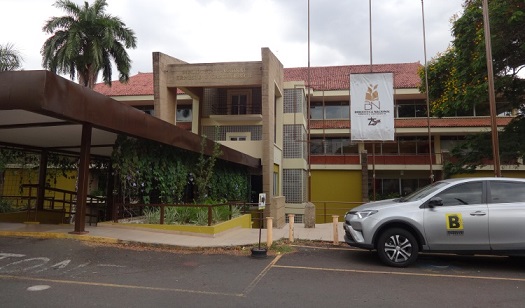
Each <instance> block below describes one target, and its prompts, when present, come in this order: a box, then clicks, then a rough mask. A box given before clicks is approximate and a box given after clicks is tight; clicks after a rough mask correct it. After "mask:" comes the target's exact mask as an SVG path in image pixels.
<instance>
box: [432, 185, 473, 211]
mask: <svg viewBox="0 0 525 308" xmlns="http://www.w3.org/2000/svg"><path fill="white" fill-rule="evenodd" d="M482 195H483V183H482V182H471V183H464V184H458V185H456V186H454V187H452V188H449V189H447V190H445V191H443V192H441V193H439V194H438V195H437V196H436V197H439V198H441V199H442V200H443V206H454V205H468V204H480V203H481V197H482Z"/></svg>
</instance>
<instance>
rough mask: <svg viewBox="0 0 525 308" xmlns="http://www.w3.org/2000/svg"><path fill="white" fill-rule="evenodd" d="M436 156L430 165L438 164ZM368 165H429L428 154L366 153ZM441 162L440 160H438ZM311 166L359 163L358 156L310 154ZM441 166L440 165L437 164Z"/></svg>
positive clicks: (435, 155) (433, 156)
mask: <svg viewBox="0 0 525 308" xmlns="http://www.w3.org/2000/svg"><path fill="white" fill-rule="evenodd" d="M438 156H441V154H434V155H432V164H437V163H438ZM367 157H368V164H373V163H375V164H377V165H426V164H428V163H429V155H428V154H376V155H373V154H370V153H368V155H367ZM439 161H441V160H439ZM310 162H311V163H312V164H326V165H358V164H360V163H361V160H360V157H359V154H345V155H334V154H327V155H319V154H312V155H311V156H310ZM439 164H441V163H439Z"/></svg>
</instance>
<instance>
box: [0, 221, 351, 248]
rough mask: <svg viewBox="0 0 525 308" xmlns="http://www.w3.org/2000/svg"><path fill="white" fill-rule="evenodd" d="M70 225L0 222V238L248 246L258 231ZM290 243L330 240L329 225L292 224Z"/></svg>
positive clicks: (285, 234) (276, 236) (283, 234)
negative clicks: (78, 228)
mask: <svg viewBox="0 0 525 308" xmlns="http://www.w3.org/2000/svg"><path fill="white" fill-rule="evenodd" d="M73 230H74V226H73V225H45V224H24V223H0V237H5V236H30V237H40V238H73V239H78V240H86V241H95V242H110V243H122V242H124V243H126V242H129V243H146V244H158V245H171V246H178V247H229V246H248V245H250V246H251V245H254V244H257V243H259V229H247V228H238V229H234V230H230V231H227V232H223V233H221V234H217V235H215V237H211V236H206V235H202V236H201V235H186V234H180V233H176V232H170V231H159V230H151V229H148V230H146V229H141V228H139V227H119V226H117V227H115V226H105V225H104V224H103V223H100V224H99V225H98V226H86V228H85V230H86V231H88V233H86V234H83V235H76V234H70V232H72V231H73ZM260 233H261V243H266V241H267V230H266V229H262V230H261V232H260ZM289 236H290V226H289V224H286V225H285V226H284V227H283V228H282V229H276V228H274V229H273V241H274V242H275V241H278V240H280V239H286V240H288V239H289ZM337 236H338V239H339V242H344V231H343V223H341V222H340V223H339V224H338V226H337ZM293 239H294V240H311V241H326V242H333V241H334V230H333V224H332V223H327V224H316V225H315V228H305V227H304V224H300V223H295V224H294V228H293Z"/></svg>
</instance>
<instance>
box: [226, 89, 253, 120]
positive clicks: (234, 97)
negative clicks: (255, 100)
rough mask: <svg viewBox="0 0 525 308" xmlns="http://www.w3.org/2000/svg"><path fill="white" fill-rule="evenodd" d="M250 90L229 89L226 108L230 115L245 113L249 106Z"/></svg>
mask: <svg viewBox="0 0 525 308" xmlns="http://www.w3.org/2000/svg"><path fill="white" fill-rule="evenodd" d="M251 97H252V95H251V90H249V89H248V90H229V91H228V107H229V108H228V109H229V110H230V114H231V115H238V114H247V113H248V109H249V108H250V107H251Z"/></svg>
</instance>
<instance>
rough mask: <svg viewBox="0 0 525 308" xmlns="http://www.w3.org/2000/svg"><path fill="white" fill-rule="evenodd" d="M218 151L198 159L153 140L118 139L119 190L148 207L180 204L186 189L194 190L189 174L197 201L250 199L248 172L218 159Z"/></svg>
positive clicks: (115, 156) (115, 152)
mask: <svg viewBox="0 0 525 308" xmlns="http://www.w3.org/2000/svg"><path fill="white" fill-rule="evenodd" d="M205 142H206V141H205ZM219 150H220V149H219V148H218V147H216V148H215V150H214V153H215V154H213V155H212V156H210V157H206V156H203V155H201V156H197V155H195V153H191V152H188V151H185V150H181V149H177V148H173V147H170V146H165V145H161V144H158V143H155V142H152V141H145V140H140V139H135V138H129V137H125V136H119V137H118V139H117V141H116V143H115V148H114V150H113V154H112V165H113V169H114V170H115V173H116V174H117V175H118V179H119V181H120V191H121V193H122V194H123V195H124V197H125V198H126V199H128V200H130V199H131V200H132V199H136V200H139V201H141V202H143V203H147V204H149V203H165V204H170V203H181V202H183V197H184V193H185V192H186V189H187V188H189V187H191V185H189V183H188V178H189V175H190V174H193V175H194V178H195V184H196V185H195V186H196V190H197V191H196V192H195V193H196V195H195V197H196V198H195V200H194V201H196V202H203V203H204V202H206V199H208V200H209V199H211V200H225V199H226V200H241V201H242V200H247V198H248V192H249V184H250V183H249V174H248V170H246V168H240V167H239V166H238V165H234V164H232V163H228V162H225V161H222V160H219V159H217V158H218V157H219V156H220V152H219ZM199 190H200V191H199Z"/></svg>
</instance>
